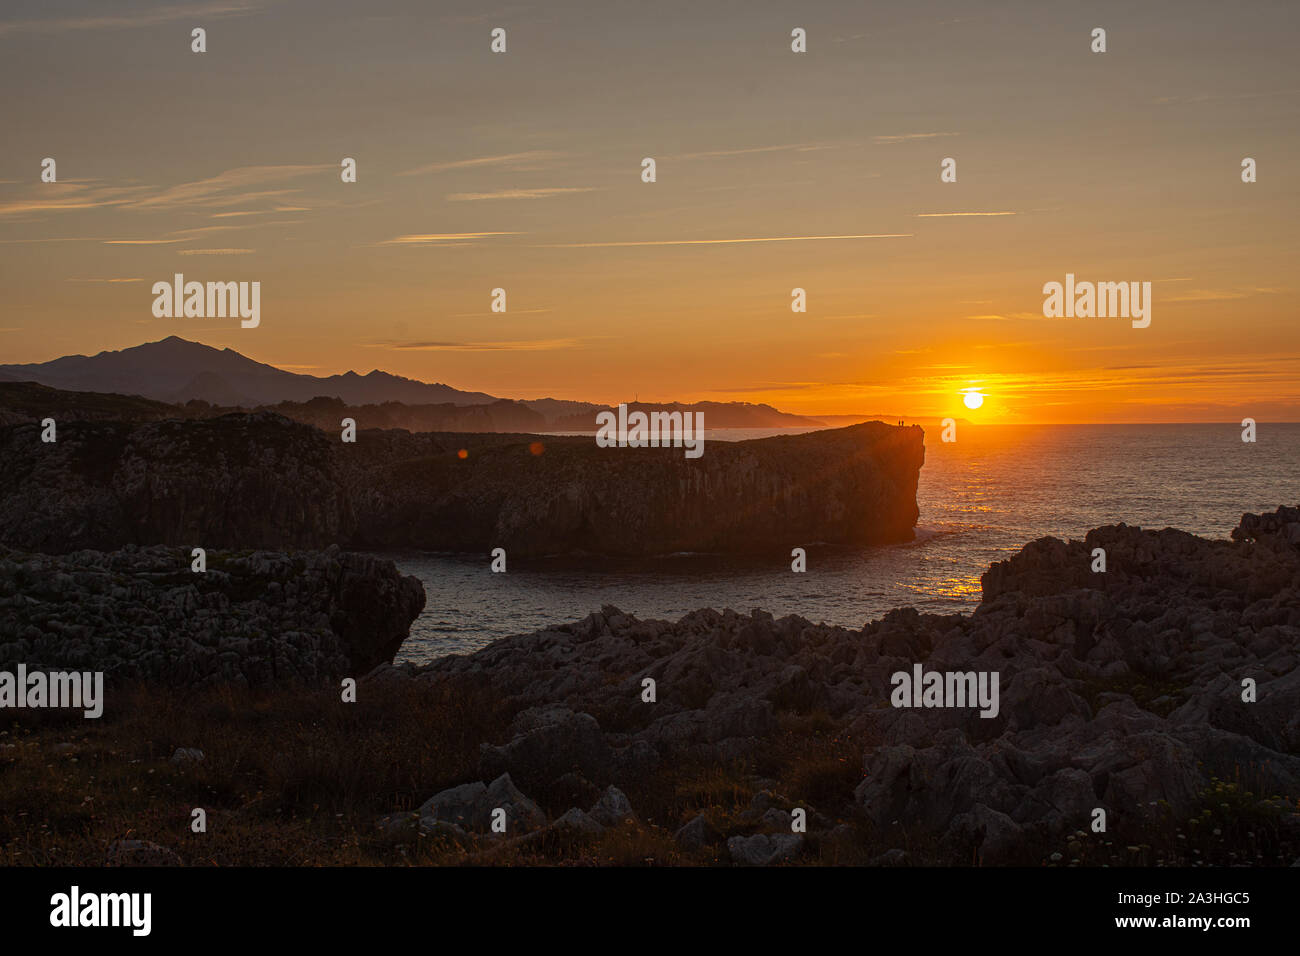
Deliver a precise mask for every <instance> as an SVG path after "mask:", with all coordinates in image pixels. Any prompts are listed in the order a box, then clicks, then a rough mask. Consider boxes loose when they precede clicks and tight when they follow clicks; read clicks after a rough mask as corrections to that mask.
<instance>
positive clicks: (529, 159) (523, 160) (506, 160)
mask: <svg viewBox="0 0 1300 956" xmlns="http://www.w3.org/2000/svg"><path fill="white" fill-rule="evenodd" d="M563 155H564V154H563V153H557V152H554V151H552V150H547V149H535V150H530V151H528V152H525V153H505V154H503V155H500V156H479V157H476V158H474V159H454V160H451V161H449V162H442V163H429V164H428V165H425V166H416V167H415V168H414V169H407V170H403V171H402V172H400V173H398V174H397V175H399V176H419V175H421V174H423V173H441V172H445V171H446V170H449V169H477V168H479V167H481V166H504V167H506V168H508V169H519V168H522V167H525V166H533V165H535V164H537V163H545V162H548V161H550V160H554V159H557V158H559V157H560V156H563Z"/></svg>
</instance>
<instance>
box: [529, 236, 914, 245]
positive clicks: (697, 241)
mask: <svg viewBox="0 0 1300 956" xmlns="http://www.w3.org/2000/svg"><path fill="white" fill-rule="evenodd" d="M911 238H912V233H910V232H901V233H880V234H874V235H863V236H773V237H770V238H759V239H656V240H643V241H638V242H557V243H547V244H545V245H544V246H542V248H548V249H597V248H609V247H612V246H725V245H731V244H733V243H738V242H817V241H822V240H827V239H911Z"/></svg>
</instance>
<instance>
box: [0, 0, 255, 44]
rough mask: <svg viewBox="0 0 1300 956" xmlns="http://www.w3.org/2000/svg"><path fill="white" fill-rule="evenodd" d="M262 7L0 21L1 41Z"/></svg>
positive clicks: (200, 6) (182, 7)
mask: <svg viewBox="0 0 1300 956" xmlns="http://www.w3.org/2000/svg"><path fill="white" fill-rule="evenodd" d="M262 6H264V4H263V3H260V2H257V0H214V2H210V3H186V4H180V3H169V4H163V5H161V6H156V7H150V8H146V9H136V10H132V11H130V12H114V13H108V14H101V15H98V16H81V17H72V16H70V17H59V18H58V19H47V20H5V21H0V37H5V36H10V35H13V34H19V33H68V32H71V31H75V30H129V29H136V28H140V27H153V26H159V25H161V24H164V23H174V22H175V21H177V20H186V21H190V20H194V21H196V22H197V21H198V20H200V19H204V18H206V19H217V18H221V17H238V16H245V15H247V14H250V13H255V12H256V11H257V10H258V9H259V8H261V7H262Z"/></svg>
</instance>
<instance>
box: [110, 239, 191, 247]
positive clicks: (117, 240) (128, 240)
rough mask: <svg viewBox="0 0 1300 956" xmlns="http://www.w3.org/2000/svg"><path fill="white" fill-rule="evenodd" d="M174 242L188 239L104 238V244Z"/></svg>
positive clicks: (163, 243)
mask: <svg viewBox="0 0 1300 956" xmlns="http://www.w3.org/2000/svg"><path fill="white" fill-rule="evenodd" d="M175 242H189V240H188V239H105V240H103V243H104V245H106V246H169V245H171V244H172V243H175Z"/></svg>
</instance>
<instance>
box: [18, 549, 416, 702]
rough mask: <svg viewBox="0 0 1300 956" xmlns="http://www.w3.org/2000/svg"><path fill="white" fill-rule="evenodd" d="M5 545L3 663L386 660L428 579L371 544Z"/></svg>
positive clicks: (247, 667)
mask: <svg viewBox="0 0 1300 956" xmlns="http://www.w3.org/2000/svg"><path fill="white" fill-rule="evenodd" d="M190 561H191V559H190V552H189V551H188V550H185V549H177V548H165V547H154V548H146V549H137V548H135V547H128V548H125V549H123V550H121V551H116V552H111V553H102V552H97V551H79V552H75V553H73V554H69V555H64V556H61V557H51V556H48V555H39V554H26V553H23V552H17V551H11V550H8V549H5V548H0V669H3V670H9V671H13V669H14V668H15V666H16V665H17V664H20V663H21V664H24V665H26V667H27V670H28V671H29V672H31V671H36V670H92V671H103V672H104V673H105V678H106V680H107V681H109V682H110V686H111V682H114V681H119V680H133V679H142V680H148V681H157V682H161V683H165V684H170V685H175V686H185V687H192V686H203V685H205V684H213V683H225V682H231V683H236V684H242V685H247V686H266V685H273V684H275V685H282V684H290V683H316V682H319V681H323V680H327V679H333V678H336V677H338V676H340V675H346V674H353V675H356V674H362V673H365V672H366V671H369V670H371V669H372V668H374V667H376V666H377V665H379V664H382V663H385V662H388V661H391V660H392V659H393V655H394V654H395V653H396V652H397V649H398V648H399V647H400V646H401V644H402V641H403V640H405V639H406V636H407V634H408V633H409V629H410V624H411V621H413V620H414V619H415V617H416V616H417V615H418V614H419V613H420V611H421V610H423V608H424V588H423V587H422V586H421V584H420V582H419V581H418V580H416V579H415V578H412V577H404V576H403V575H401V574H399V573H398V571H397V569H396V568H395V567H394V566H393V563H392V562H391V561H383V560H379V559H377V558H374V557H371V556H369V555H364V554H352V553H348V552H341V551H339V550H338V549H337V548H332V549H330V550H328V551H324V552H298V553H293V554H278V553H270V552H263V551H254V552H242V553H222V552H209V553H208V554H207V562H208V565H207V566H208V570H207V572H206V573H201V574H200V573H195V572H193V571H191V564H190Z"/></svg>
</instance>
